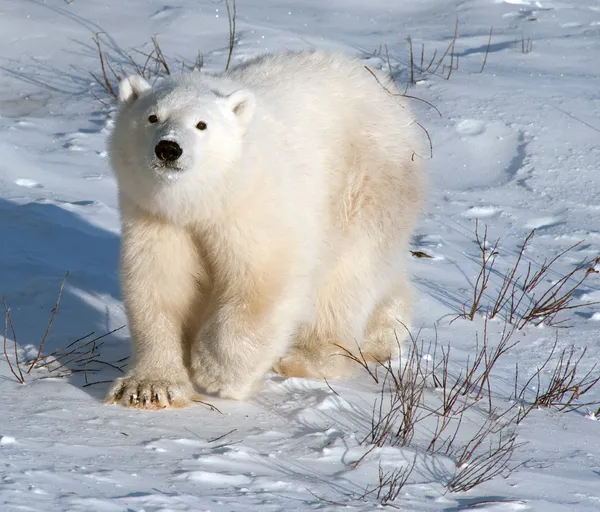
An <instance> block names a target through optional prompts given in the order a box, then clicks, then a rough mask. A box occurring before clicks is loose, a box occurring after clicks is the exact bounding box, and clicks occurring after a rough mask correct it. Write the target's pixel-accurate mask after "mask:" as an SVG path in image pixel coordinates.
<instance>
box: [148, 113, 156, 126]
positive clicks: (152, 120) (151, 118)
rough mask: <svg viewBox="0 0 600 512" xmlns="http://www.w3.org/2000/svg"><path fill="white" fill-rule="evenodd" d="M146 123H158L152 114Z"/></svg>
mask: <svg viewBox="0 0 600 512" xmlns="http://www.w3.org/2000/svg"><path fill="white" fill-rule="evenodd" d="M148 122H149V123H150V124H154V123H158V117H156V116H155V115H154V114H152V115H151V116H150V117H148Z"/></svg>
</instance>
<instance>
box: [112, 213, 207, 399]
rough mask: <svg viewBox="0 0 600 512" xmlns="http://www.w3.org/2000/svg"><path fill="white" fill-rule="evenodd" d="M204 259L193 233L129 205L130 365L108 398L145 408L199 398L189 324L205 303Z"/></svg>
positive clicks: (125, 253) (124, 266)
mask: <svg viewBox="0 0 600 512" xmlns="http://www.w3.org/2000/svg"><path fill="white" fill-rule="evenodd" d="M202 271H203V270H202V266H201V260H200V258H199V257H198V254H197V249H196V247H195V245H194V243H193V240H192V238H191V236H190V235H189V234H188V233H187V232H185V231H184V230H182V229H181V228H178V227H176V226H173V225H170V224H167V223H164V222H162V221H159V220H158V219H155V218H152V217H149V216H147V215H145V214H143V213H142V212H140V211H136V210H133V209H132V208H131V207H130V208H129V210H127V211H126V212H125V214H124V218H123V234H122V245H121V286H122V290H123V296H124V302H125V307H126V310H127V316H128V320H129V329H130V332H131V338H132V352H133V354H132V359H133V360H132V364H131V369H130V370H129V371H128V372H127V375H126V376H125V377H122V378H119V379H117V380H116V381H115V383H114V385H113V386H112V388H111V389H110V391H109V393H108V395H107V397H106V401H107V402H108V403H119V404H121V405H125V406H129V407H137V408H142V409H162V408H165V407H169V406H170V407H185V406H187V405H188V404H189V403H190V401H191V400H192V399H193V398H194V397H195V391H194V388H193V385H192V383H191V381H190V378H189V371H188V368H187V367H186V362H187V363H188V364H189V346H187V347H186V346H185V339H184V338H185V331H184V329H185V326H186V324H189V319H190V317H191V316H193V315H200V314H201V311H196V309H197V308H198V307H199V306H200V305H201V300H200V297H199V293H200V287H199V282H200V281H201V279H202Z"/></svg>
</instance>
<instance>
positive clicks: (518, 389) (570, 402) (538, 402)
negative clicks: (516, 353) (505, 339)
mask: <svg viewBox="0 0 600 512" xmlns="http://www.w3.org/2000/svg"><path fill="white" fill-rule="evenodd" d="M557 347H558V333H557V336H556V340H555V342H554V345H553V346H552V350H551V351H550V354H549V355H548V357H547V358H546V359H545V360H544V362H543V363H542V365H541V366H539V367H538V368H537V370H536V371H535V372H534V373H533V375H531V376H530V377H529V379H528V380H527V382H525V384H524V385H522V386H519V384H518V381H519V366H518V364H517V365H516V366H515V390H514V399H515V400H516V401H517V404H518V405H519V406H520V408H521V410H520V413H519V417H518V423H520V422H521V421H523V420H524V419H525V418H526V417H527V416H528V415H529V413H530V412H531V411H532V410H534V409H537V408H541V407H546V408H554V409H557V410H558V411H562V412H569V411H576V410H579V409H582V408H590V407H594V408H595V407H598V406H599V405H600V401H598V400H595V401H591V402H582V401H581V399H582V397H583V396H584V395H586V394H587V393H588V392H589V391H591V390H592V389H594V388H595V387H596V385H597V384H598V382H600V372H597V371H595V370H596V368H597V364H594V365H593V366H592V368H591V369H590V370H588V371H587V372H585V373H583V374H582V373H581V372H580V371H579V366H580V364H581V362H582V361H583V360H584V358H585V355H586V353H587V347H586V348H584V349H583V350H582V351H581V354H580V355H579V356H577V357H576V356H575V347H574V346H571V347H569V348H565V349H563V350H562V351H561V352H560V354H559V355H558V358H557V361H556V363H555V366H554V369H553V370H552V374H551V377H550V381H549V382H548V384H547V385H546V386H543V385H542V374H543V373H544V372H545V371H546V369H547V368H548V367H549V365H550V362H551V361H552V359H553V358H554V356H555V354H556V352H557ZM534 382H535V395H534V396H533V398H531V399H528V397H527V394H528V391H529V389H530V386H531V384H532V383H534Z"/></svg>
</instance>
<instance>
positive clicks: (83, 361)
mask: <svg viewBox="0 0 600 512" xmlns="http://www.w3.org/2000/svg"><path fill="white" fill-rule="evenodd" d="M67 276H68V272H67V275H65V277H64V279H63V281H62V283H61V287H60V290H59V293H58V297H57V299H56V303H55V305H54V308H53V309H52V316H51V318H50V321H49V322H48V325H47V326H46V331H45V333H44V336H43V338H42V340H41V341H40V343H39V346H38V349H37V352H36V355H35V357H33V358H32V359H31V360H30V361H20V360H19V351H18V344H17V334H16V330H15V326H14V324H13V321H12V318H11V315H10V308H9V307H8V304H7V302H6V299H5V298H4V297H3V304H4V310H5V322H4V357H5V358H6V361H7V363H8V367H9V369H10V371H11V373H12V374H13V376H14V377H15V379H16V380H17V382H19V383H20V384H25V383H26V381H27V377H28V376H30V375H32V371H33V370H45V371H47V372H48V373H47V374H46V375H43V376H40V375H36V376H35V377H33V376H32V378H34V379H35V380H39V379H51V378H63V377H65V376H67V375H71V374H74V373H83V374H84V378H85V385H84V387H87V386H91V385H95V384H99V382H90V381H89V379H88V374H96V373H99V372H100V371H101V368H102V367H107V366H108V367H111V368H113V369H116V370H118V371H119V372H121V373H124V371H123V368H124V366H125V364H126V361H127V359H129V358H128V357H125V358H123V359H120V360H118V361H113V362H110V361H105V360H103V359H101V356H100V352H99V349H100V347H101V346H102V344H103V342H100V341H101V340H102V339H104V338H106V337H107V336H109V335H111V334H113V333H115V332H117V331H119V330H121V329H123V328H124V327H125V326H124V325H122V326H121V327H117V328H116V329H113V330H112V331H109V332H107V333H105V334H102V335H101V336H97V337H95V338H93V339H91V340H90V339H89V338H90V337H91V336H93V335H94V333H93V332H90V333H89V334H86V335H85V336H82V337H80V338H77V339H76V340H74V341H72V342H71V343H69V344H68V345H66V346H65V347H62V348H59V349H57V350H55V351H54V352H52V353H51V354H47V355H43V348H44V345H45V343H46V340H47V338H48V335H49V334H50V331H51V329H52V325H53V323H54V319H55V317H56V315H57V313H58V309H59V306H60V299H61V296H62V292H63V289H64V285H65V281H66V279H67ZM9 326H10V329H11V331H12V338H13V347H14V361H13V358H12V357H10V355H9V353H8V347H7V345H8V339H7V338H8V327H9ZM98 342H100V343H98ZM22 365H26V366H27V371H26V372H25V373H23V371H22V370H21V366H22ZM103 382H104V381H103Z"/></svg>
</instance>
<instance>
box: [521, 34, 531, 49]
mask: <svg viewBox="0 0 600 512" xmlns="http://www.w3.org/2000/svg"><path fill="white" fill-rule="evenodd" d="M532 49H533V41H532V40H531V38H529V37H528V38H527V41H525V36H524V35H523V32H521V53H524V54H527V53H529V52H531V50H532Z"/></svg>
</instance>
